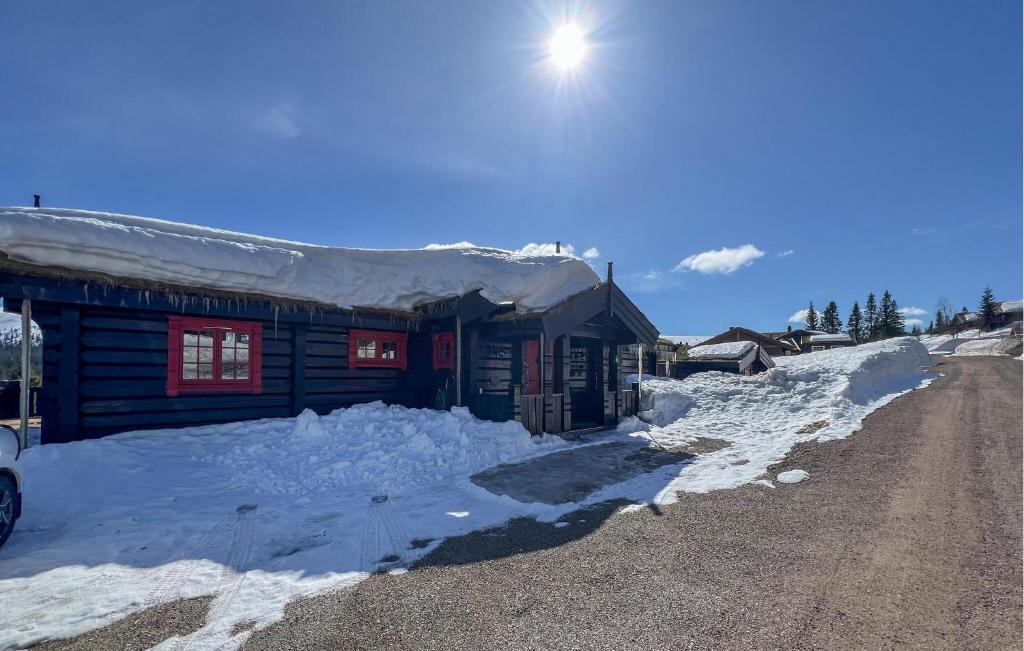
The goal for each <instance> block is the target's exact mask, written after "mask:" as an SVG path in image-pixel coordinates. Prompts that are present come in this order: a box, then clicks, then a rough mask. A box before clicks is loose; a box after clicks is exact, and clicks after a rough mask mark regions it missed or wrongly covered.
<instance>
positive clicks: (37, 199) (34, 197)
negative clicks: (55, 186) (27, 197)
mask: <svg viewBox="0 0 1024 651" xmlns="http://www.w3.org/2000/svg"><path fill="white" fill-rule="evenodd" d="M32 198H33V199H35V203H34V204H33V205H34V206H35V207H36V208H38V207H39V195H38V194H33V195H32Z"/></svg>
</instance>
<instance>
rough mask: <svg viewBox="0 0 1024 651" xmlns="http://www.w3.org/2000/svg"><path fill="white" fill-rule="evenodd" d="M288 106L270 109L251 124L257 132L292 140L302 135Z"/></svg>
mask: <svg viewBox="0 0 1024 651" xmlns="http://www.w3.org/2000/svg"><path fill="white" fill-rule="evenodd" d="M292 113H293V111H292V108H291V107H290V106H281V107H277V108H272V109H270V110H269V111H266V112H265V113H263V114H262V115H260V116H258V117H257V118H256V120H255V122H254V124H253V126H255V127H256V130H257V131H261V132H263V133H265V134H266V135H268V136H274V137H275V138H294V137H296V136H298V135H299V134H300V133H302V130H301V129H300V128H299V125H298V124H297V123H296V122H295V118H294V117H292Z"/></svg>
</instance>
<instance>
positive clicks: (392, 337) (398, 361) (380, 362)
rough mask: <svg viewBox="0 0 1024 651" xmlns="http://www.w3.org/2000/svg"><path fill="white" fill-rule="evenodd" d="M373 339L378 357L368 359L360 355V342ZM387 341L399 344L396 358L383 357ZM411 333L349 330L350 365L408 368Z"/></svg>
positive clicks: (350, 366) (355, 366) (351, 366)
mask: <svg viewBox="0 0 1024 651" xmlns="http://www.w3.org/2000/svg"><path fill="white" fill-rule="evenodd" d="M360 341H372V342H374V344H375V348H376V351H377V352H376V354H377V355H378V357H374V358H372V359H367V358H365V357H362V358H360V357H359V342H360ZM385 343H394V344H395V345H396V346H398V353H397V354H396V355H395V358H394V359H382V358H381V357H379V355H381V354H383V352H384V344H385ZM408 344H409V333H407V332H391V331H387V330H355V329H352V330H349V332H348V367H349V368H352V369H355V368H397V369H399V370H402V371H404V370H406V369H407V368H408V360H409V346H408Z"/></svg>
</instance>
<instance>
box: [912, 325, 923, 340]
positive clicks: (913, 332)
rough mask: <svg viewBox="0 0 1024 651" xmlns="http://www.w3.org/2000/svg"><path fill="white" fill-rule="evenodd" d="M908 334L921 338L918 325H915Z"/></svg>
mask: <svg viewBox="0 0 1024 651" xmlns="http://www.w3.org/2000/svg"><path fill="white" fill-rule="evenodd" d="M910 334H912V335H913V336H915V337H920V336H921V326H919V325H917V324H916V323H915V324H914V327H913V329H912V330H911V331H910Z"/></svg>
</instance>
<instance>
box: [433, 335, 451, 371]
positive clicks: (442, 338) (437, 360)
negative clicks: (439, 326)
mask: <svg viewBox="0 0 1024 651" xmlns="http://www.w3.org/2000/svg"><path fill="white" fill-rule="evenodd" d="M445 344H448V345H449V346H451V351H452V354H451V356H450V357H448V359H444V358H443V357H441V351H442V350H444V345H445ZM433 351H434V352H433V362H434V370H435V371H441V370H444V369H448V370H450V371H454V370H455V333H454V332H439V333H437V334H436V335H434V336H433Z"/></svg>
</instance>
